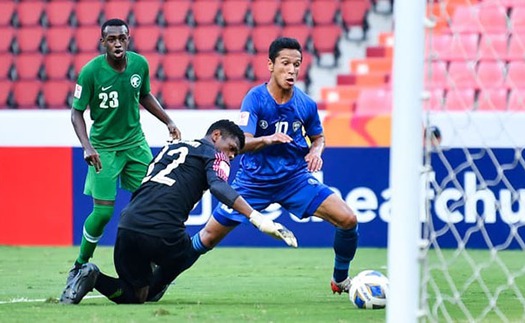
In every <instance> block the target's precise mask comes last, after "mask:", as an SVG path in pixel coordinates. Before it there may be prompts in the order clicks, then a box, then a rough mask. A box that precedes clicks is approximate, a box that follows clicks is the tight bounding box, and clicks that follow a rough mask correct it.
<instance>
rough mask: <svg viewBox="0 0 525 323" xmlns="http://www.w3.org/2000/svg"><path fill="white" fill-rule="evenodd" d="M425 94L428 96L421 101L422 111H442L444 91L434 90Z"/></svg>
mask: <svg viewBox="0 0 525 323" xmlns="http://www.w3.org/2000/svg"><path fill="white" fill-rule="evenodd" d="M427 94H428V96H427V97H426V98H425V99H424V100H423V110H425V111H441V110H442V109H443V101H444V98H445V91H444V90H443V89H440V88H436V89H432V90H430V91H428V92H427Z"/></svg>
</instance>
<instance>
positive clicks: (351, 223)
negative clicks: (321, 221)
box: [338, 212, 357, 230]
mask: <svg viewBox="0 0 525 323" xmlns="http://www.w3.org/2000/svg"><path fill="white" fill-rule="evenodd" d="M356 226H357V216H356V215H355V214H354V213H353V212H350V213H348V214H347V215H346V216H345V217H343V218H342V219H341V221H340V222H339V223H338V227H340V228H341V229H344V230H350V229H353V228H355V227H356Z"/></svg>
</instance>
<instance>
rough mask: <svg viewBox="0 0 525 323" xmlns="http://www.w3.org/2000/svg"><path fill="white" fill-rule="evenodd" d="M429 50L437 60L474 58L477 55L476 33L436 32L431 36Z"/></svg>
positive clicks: (429, 53) (431, 55)
mask: <svg viewBox="0 0 525 323" xmlns="http://www.w3.org/2000/svg"><path fill="white" fill-rule="evenodd" d="M430 43H431V44H430V48H429V52H428V54H427V56H428V55H430V57H431V58H433V59H438V60H446V61H450V60H463V61H464V60H474V59H476V58H477V55H478V34H454V35H450V34H436V35H433V36H432V39H431V42H430Z"/></svg>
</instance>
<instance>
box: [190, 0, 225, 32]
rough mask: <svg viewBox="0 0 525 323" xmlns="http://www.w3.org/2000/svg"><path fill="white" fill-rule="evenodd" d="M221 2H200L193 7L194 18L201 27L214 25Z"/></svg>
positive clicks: (194, 3)
mask: <svg viewBox="0 0 525 323" xmlns="http://www.w3.org/2000/svg"><path fill="white" fill-rule="evenodd" d="M219 8H220V2H219V1H218V0H199V1H195V2H193V3H192V5H191V12H192V17H193V20H194V22H195V24H197V26H199V25H213V24H215V21H216V19H217V15H218V13H219Z"/></svg>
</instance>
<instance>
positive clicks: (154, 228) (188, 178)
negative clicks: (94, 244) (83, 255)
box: [63, 120, 297, 304]
mask: <svg viewBox="0 0 525 323" xmlns="http://www.w3.org/2000/svg"><path fill="white" fill-rule="evenodd" d="M243 147H244V134H243V132H242V130H241V129H240V128H239V127H238V126H237V125H236V124H234V123H233V122H231V121H229V120H219V121H217V122H215V123H213V124H212V125H211V126H210V128H209V129H208V131H207V132H206V136H205V137H204V138H203V139H200V140H195V141H177V142H174V143H171V144H168V145H166V146H165V147H163V149H162V150H161V151H160V152H159V153H158V154H157V156H156V157H155V158H154V159H153V161H152V162H151V164H150V165H149V168H148V172H147V174H146V176H145V177H144V179H143V181H142V184H141V186H140V187H139V189H138V190H137V191H136V192H135V193H133V196H132V198H131V201H130V203H129V204H128V206H127V207H126V208H125V209H124V210H123V211H122V214H121V219H120V222H119V225H118V232H117V240H116V243H115V248H114V262H115V269H116V272H117V274H118V276H119V277H118V278H113V277H110V276H107V275H105V274H103V273H101V272H100V271H99V269H98V268H97V266H96V265H95V264H93V263H86V264H84V265H82V267H81V268H80V272H79V274H77V276H75V279H73V281H72V282H71V283H70V285H68V286H67V287H66V290H65V291H64V295H63V299H65V300H66V302H65V303H69V304H78V303H79V302H80V301H81V300H82V298H83V297H84V296H85V295H86V294H87V293H88V292H89V291H91V290H93V288H95V289H96V290H98V291H99V292H100V293H101V294H103V295H105V296H106V297H107V298H108V299H110V300H111V301H113V302H115V303H117V304H126V303H128V304H129V303H144V302H146V301H158V300H159V299H160V298H161V297H162V295H163V294H164V292H165V291H166V289H167V287H168V286H169V284H170V283H171V282H172V281H173V280H175V278H176V277H177V276H178V275H179V274H180V273H182V272H183V271H184V270H186V269H187V268H189V267H190V266H191V265H192V264H193V263H194V262H195V261H196V260H197V259H198V257H199V256H200V253H198V252H197V251H196V250H195V246H194V244H195V243H198V242H196V241H192V238H191V237H190V236H189V235H188V233H187V232H186V230H185V228H186V227H185V225H184V223H185V222H186V220H187V219H188V215H189V213H190V211H191V210H192V209H193V207H194V205H195V204H196V203H197V202H198V201H199V200H200V199H201V198H202V195H203V193H204V192H205V191H206V190H207V189H210V191H211V193H212V194H213V195H214V196H215V197H216V198H217V199H218V200H219V201H221V202H222V203H224V204H225V205H227V206H228V207H231V208H233V209H235V210H237V211H238V212H240V213H242V214H244V215H245V216H246V217H248V218H249V219H250V222H251V223H252V224H253V225H254V226H256V227H257V228H258V229H259V230H260V231H262V232H264V233H267V234H269V235H271V236H273V237H275V238H279V239H282V240H284V241H285V242H286V244H288V245H289V246H293V247H297V240H296V239H295V236H294V235H293V233H292V232H291V231H289V230H287V229H286V228H285V227H283V226H282V225H281V224H279V223H276V222H273V221H272V220H270V219H268V218H265V217H263V216H262V215H261V214H260V213H259V212H257V211H255V210H254V209H252V207H251V206H250V205H249V204H248V203H246V201H245V200H244V198H243V197H242V196H240V195H239V194H238V193H237V192H236V191H235V190H234V189H232V188H231V187H230V185H229V184H228V175H229V172H230V160H231V159H233V158H234V157H235V156H236V155H238V154H239V152H240V151H241V150H242V148H243ZM193 240H195V239H193Z"/></svg>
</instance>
